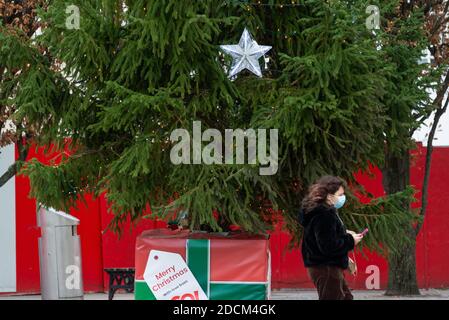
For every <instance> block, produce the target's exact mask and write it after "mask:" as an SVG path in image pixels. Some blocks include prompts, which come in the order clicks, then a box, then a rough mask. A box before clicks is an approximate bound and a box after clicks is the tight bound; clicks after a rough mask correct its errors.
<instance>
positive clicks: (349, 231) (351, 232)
mask: <svg viewBox="0 0 449 320" xmlns="http://www.w3.org/2000/svg"><path fill="white" fill-rule="evenodd" d="M346 233H349V234H356V233H355V232H354V231H351V230H346Z"/></svg>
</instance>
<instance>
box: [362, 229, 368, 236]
mask: <svg viewBox="0 0 449 320" xmlns="http://www.w3.org/2000/svg"><path fill="white" fill-rule="evenodd" d="M367 233H368V228H365V230H363V231H362V232H361V233H360V235H361V236H362V237H363V236H365V234H367Z"/></svg>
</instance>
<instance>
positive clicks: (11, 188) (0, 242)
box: [0, 144, 16, 292]
mask: <svg viewBox="0 0 449 320" xmlns="http://www.w3.org/2000/svg"><path fill="white" fill-rule="evenodd" d="M14 161H15V152H14V144H11V145H8V146H6V147H4V148H0V176H1V175H2V174H3V173H5V172H6V170H7V169H8V168H9V166H10V165H12V164H13V163H14ZM0 292H16V178H15V177H13V178H11V179H10V180H9V181H8V182H7V183H6V184H5V185H4V186H3V187H0Z"/></svg>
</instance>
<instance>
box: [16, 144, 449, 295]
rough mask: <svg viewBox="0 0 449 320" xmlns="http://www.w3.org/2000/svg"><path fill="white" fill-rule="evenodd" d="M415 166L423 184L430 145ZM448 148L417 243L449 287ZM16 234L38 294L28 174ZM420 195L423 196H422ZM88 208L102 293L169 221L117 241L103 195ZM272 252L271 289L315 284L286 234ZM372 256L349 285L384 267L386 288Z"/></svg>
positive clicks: (277, 235) (23, 266)
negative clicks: (143, 239)
mask: <svg viewBox="0 0 449 320" xmlns="http://www.w3.org/2000/svg"><path fill="white" fill-rule="evenodd" d="M42 154H43V152H42V150H40V152H38V155H36V154H35V153H31V154H30V156H29V158H33V157H37V158H38V159H39V160H40V161H43V162H47V160H48V158H49V157H50V156H47V157H45V158H44V157H43V156H42ZM413 154H414V166H413V168H412V183H413V184H414V185H415V186H416V187H417V188H420V187H421V181H422V177H423V168H424V157H423V156H424V154H425V149H424V148H419V150H418V151H417V152H414V153H413ZM448 162H449V148H441V147H440V148H436V149H435V151H434V154H433V162H432V174H431V178H430V189H429V207H428V213H427V216H426V221H425V223H424V226H423V229H422V231H421V233H420V234H419V236H418V243H417V249H416V253H417V271H418V281H419V285H420V287H422V288H427V287H435V288H437V287H449V273H448V272H447V270H449V257H448V256H447V255H446V254H445V252H446V250H447V248H449V233H447V230H449V191H448V188H447V181H449V170H447V163H448ZM373 172H374V173H375V175H376V177H375V178H369V177H367V176H361V175H358V176H357V177H358V179H359V181H360V182H362V183H363V184H364V185H365V187H366V188H367V190H368V191H370V192H371V193H373V194H374V195H376V196H381V195H383V188H382V184H381V181H382V180H381V172H379V170H377V169H373ZM16 179H17V180H16V205H17V216H16V228H17V230H16V232H17V233H16V234H17V291H18V292H19V293H34V292H38V291H39V261H38V249H37V238H38V237H39V234H40V231H39V229H38V228H37V227H36V208H35V201H34V200H33V199H29V198H28V192H29V183H28V179H27V178H25V177H21V176H18V177H16ZM418 196H419V194H418ZM87 203H88V206H87V207H85V206H84V205H82V204H80V206H79V208H78V209H77V210H75V209H74V210H72V211H71V213H72V214H73V215H75V216H76V217H78V218H79V219H80V220H81V224H80V227H79V229H78V233H79V234H80V237H81V250H82V265H83V278H84V287H85V290H86V291H103V290H105V289H106V288H107V281H108V279H107V275H106V274H104V272H103V268H110V267H133V265H134V242H135V238H136V236H137V234H139V233H140V232H141V231H142V230H145V229H151V228H160V227H165V223H164V222H160V221H159V222H155V221H151V220H144V221H142V222H141V223H139V225H138V226H137V227H135V228H134V229H132V231H130V229H129V228H125V229H124V231H123V234H122V237H121V238H120V239H118V237H117V236H116V235H114V234H113V233H112V232H111V231H105V232H104V233H103V230H105V229H106V226H107V224H108V223H109V221H110V219H111V215H110V214H109V213H108V212H107V205H106V201H105V199H104V198H103V197H101V198H100V199H97V200H92V199H91V198H90V197H87ZM270 242H271V250H272V287H273V288H281V287H295V288H307V287H309V288H310V287H312V285H311V282H310V281H309V280H308V278H307V275H306V272H305V269H304V267H303V265H302V259H301V256H300V253H299V250H294V251H290V252H288V251H286V250H285V247H286V245H287V243H288V242H289V237H288V235H287V234H285V233H283V232H281V231H280V227H278V230H277V231H276V232H274V233H273V234H272V237H271V241H270ZM367 255H368V259H364V258H363V257H362V256H361V255H359V254H358V255H357V256H356V259H357V263H358V267H359V274H358V276H357V277H351V276H349V277H348V278H347V279H348V282H349V284H350V287H352V288H359V289H365V280H366V278H367V276H368V275H367V274H365V270H366V267H367V266H368V265H377V266H378V267H379V268H380V279H381V288H385V286H386V281H387V276H388V273H387V270H388V269H387V263H386V261H385V260H384V259H383V258H381V257H379V256H377V255H376V254H375V253H367Z"/></svg>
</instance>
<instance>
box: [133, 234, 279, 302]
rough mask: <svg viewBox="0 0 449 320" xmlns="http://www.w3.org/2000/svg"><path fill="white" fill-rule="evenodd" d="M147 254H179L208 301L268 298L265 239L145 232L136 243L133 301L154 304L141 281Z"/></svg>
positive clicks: (266, 246)
mask: <svg viewBox="0 0 449 320" xmlns="http://www.w3.org/2000/svg"><path fill="white" fill-rule="evenodd" d="M151 250H160V251H167V252H172V253H178V254H180V255H181V256H182V258H183V259H184V261H185V262H186V263H187V265H188V267H189V268H190V270H191V271H192V273H193V275H194V276H195V278H196V279H197V281H198V283H199V285H200V286H201V288H202V289H203V291H204V293H205V294H206V295H207V296H208V297H209V299H210V300H265V299H269V298H270V291H271V287H270V281H271V270H270V250H269V240H268V237H264V236H252V235H248V234H243V233H234V234H233V233H230V234H228V235H226V236H224V235H218V234H213V233H192V232H189V231H188V230H169V229H156V230H148V231H145V232H143V233H142V234H141V235H140V236H139V237H137V240H136V273H135V291H134V292H135V299H136V300H156V298H155V296H154V295H153V293H152V292H151V290H150V288H149V287H148V285H147V283H146V282H145V280H144V278H143V274H144V272H145V267H146V264H147V260H148V256H149V253H150V251H151Z"/></svg>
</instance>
